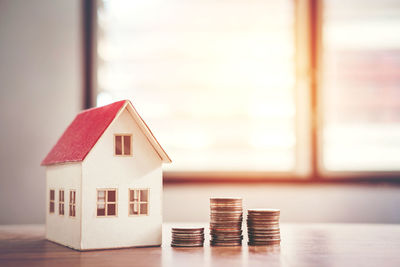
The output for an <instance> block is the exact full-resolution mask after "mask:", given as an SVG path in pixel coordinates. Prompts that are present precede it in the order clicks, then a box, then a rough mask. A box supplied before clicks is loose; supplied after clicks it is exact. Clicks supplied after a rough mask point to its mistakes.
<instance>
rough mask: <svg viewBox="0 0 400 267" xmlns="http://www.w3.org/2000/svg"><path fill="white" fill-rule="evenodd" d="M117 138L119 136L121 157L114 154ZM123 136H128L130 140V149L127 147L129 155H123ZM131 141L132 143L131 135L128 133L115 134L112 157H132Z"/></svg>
mask: <svg viewBox="0 0 400 267" xmlns="http://www.w3.org/2000/svg"><path fill="white" fill-rule="evenodd" d="M117 136H121V152H122V154H121V155H119V154H117V153H116V145H117V143H116V137H117ZM125 136H129V139H130V142H131V144H130V147H129V155H126V154H125V146H124V143H125V141H124V139H125V138H124V137H125ZM132 141H133V137H132V134H130V133H115V134H114V147H113V148H114V156H115V157H132V156H133V153H132V152H133V149H132Z"/></svg>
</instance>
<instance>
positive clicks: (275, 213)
mask: <svg viewBox="0 0 400 267" xmlns="http://www.w3.org/2000/svg"><path fill="white" fill-rule="evenodd" d="M247 212H248V214H247V233H248V235H249V242H248V244H249V245H250V246H265V245H274V244H279V243H280V242H281V236H280V229H279V215H280V210H279V209H249V210H248V211H247Z"/></svg>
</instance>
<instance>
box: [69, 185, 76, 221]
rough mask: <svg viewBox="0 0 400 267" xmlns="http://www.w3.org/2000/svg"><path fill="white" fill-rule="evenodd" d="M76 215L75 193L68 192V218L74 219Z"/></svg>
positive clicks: (72, 191)
mask: <svg viewBox="0 0 400 267" xmlns="http://www.w3.org/2000/svg"><path fill="white" fill-rule="evenodd" d="M75 215H76V191H75V190H69V216H70V217H75Z"/></svg>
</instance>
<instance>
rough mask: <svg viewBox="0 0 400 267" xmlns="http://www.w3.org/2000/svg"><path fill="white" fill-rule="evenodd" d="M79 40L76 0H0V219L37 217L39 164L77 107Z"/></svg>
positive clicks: (40, 207)
mask: <svg viewBox="0 0 400 267" xmlns="http://www.w3.org/2000/svg"><path fill="white" fill-rule="evenodd" d="M81 44H82V41H81V1H80V0H68V1H63V0H29V1H26V0H0V224H8V223H44V219H45V208H44V207H45V169H44V168H43V167H40V166H39V164H40V162H41V160H42V159H43V158H44V156H45V155H46V153H47V152H48V151H49V150H50V148H51V146H52V145H54V143H55V142H56V141H57V139H58V138H59V137H60V135H61V133H62V132H63V131H64V129H65V128H66V127H67V125H68V123H70V122H71V120H72V119H73V117H74V116H75V114H76V112H77V111H78V110H79V109H80V108H81V103H82V101H81V95H82V94H81V91H82V75H81V73H82V68H81V66H82V61H81V58H82V57H81V55H82V50H81ZM10 203H12V208H10Z"/></svg>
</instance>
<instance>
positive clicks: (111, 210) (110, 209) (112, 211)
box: [107, 204, 117, 216]
mask: <svg viewBox="0 0 400 267" xmlns="http://www.w3.org/2000/svg"><path fill="white" fill-rule="evenodd" d="M115 207H116V205H115V204H107V215H109V216H110V215H116V214H117V213H116V208H115Z"/></svg>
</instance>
